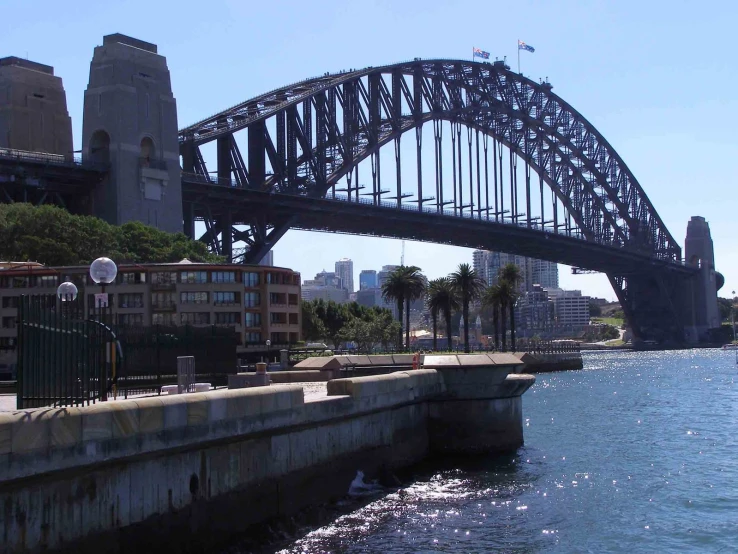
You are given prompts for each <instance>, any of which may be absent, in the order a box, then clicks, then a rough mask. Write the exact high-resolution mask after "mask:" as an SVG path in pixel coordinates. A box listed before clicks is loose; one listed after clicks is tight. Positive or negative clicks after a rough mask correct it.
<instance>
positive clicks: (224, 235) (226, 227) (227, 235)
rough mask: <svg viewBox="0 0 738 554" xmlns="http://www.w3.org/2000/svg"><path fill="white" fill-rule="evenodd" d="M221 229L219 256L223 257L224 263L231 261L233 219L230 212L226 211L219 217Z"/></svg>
mask: <svg viewBox="0 0 738 554" xmlns="http://www.w3.org/2000/svg"><path fill="white" fill-rule="evenodd" d="M219 227H220V229H221V254H222V255H223V256H225V258H226V262H228V263H230V262H232V261H233V219H232V217H231V212H230V211H228V210H226V211H225V212H223V215H222V216H221V217H220V225H219Z"/></svg>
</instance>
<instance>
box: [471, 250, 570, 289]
mask: <svg viewBox="0 0 738 554" xmlns="http://www.w3.org/2000/svg"><path fill="white" fill-rule="evenodd" d="M507 264H515V265H516V266H518V267H519V268H520V273H521V276H522V279H521V282H520V291H521V292H530V291H531V290H533V285H541V286H542V287H543V288H558V286H559V266H558V264H556V263H555V262H548V261H545V260H536V259H533V258H527V257H525V256H518V255H516V254H508V253H506V252H490V251H487V250H475V251H474V253H473V254H472V265H473V267H474V270H475V271H476V272H477V274H478V275H479V276H480V277H481V278H482V279H484V280H485V281H486V282H487V283H488V284H490V285H494V284H496V283H497V275H498V273H499V271H500V269H501V268H503V267H504V266H506V265H507Z"/></svg>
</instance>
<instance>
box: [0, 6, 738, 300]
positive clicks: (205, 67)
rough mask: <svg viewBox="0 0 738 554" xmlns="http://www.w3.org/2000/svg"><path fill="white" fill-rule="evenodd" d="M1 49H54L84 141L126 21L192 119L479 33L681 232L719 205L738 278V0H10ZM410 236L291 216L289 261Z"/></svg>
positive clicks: (583, 281)
mask: <svg viewBox="0 0 738 554" xmlns="http://www.w3.org/2000/svg"><path fill="white" fill-rule="evenodd" d="M0 13H2V14H3V16H2V18H1V19H0V57H3V56H10V55H15V56H20V57H27V58H28V59H30V60H33V61H36V62H40V63H44V64H48V65H52V66H54V68H55V72H56V75H58V76H60V77H61V78H62V79H63V82H64V86H65V89H66V94H67V104H68V109H69V114H70V116H71V117H72V125H73V133H74V141H75V149H79V148H81V130H82V104H83V95H84V90H85V88H86V86H87V81H88V77H89V62H90V60H91V58H92V53H93V48H94V47H95V46H97V45H100V44H102V37H103V36H104V35H107V34H111V33H116V32H119V33H123V34H127V35H130V36H133V37H136V38H139V39H142V40H145V41H148V42H153V43H155V44H157V45H158V47H159V53H160V54H162V55H164V56H166V58H167V62H168V65H169V70H170V72H171V77H172V87H173V91H174V95H175V97H176V99H177V104H178V119H179V126H180V127H184V126H186V125H189V124H191V123H194V122H196V121H198V120H200V119H203V118H205V117H207V116H209V115H212V114H213V113H217V112H219V111H221V110H223V109H225V108H227V107H229V106H232V105H234V104H236V103H239V102H241V101H244V100H247V99H249V98H251V97H253V96H256V95H258V94H260V93H263V92H265V91H268V90H272V89H274V88H278V87H280V86H283V85H286V84H289V83H292V82H295V81H299V80H302V79H304V78H307V77H312V76H316V75H322V74H323V73H325V72H326V71H331V72H332V71H338V70H341V69H347V68H360V67H366V66H378V65H383V64H386V63H392V62H397V61H403V60H408V59H412V58H415V57H421V58H426V59H427V58H460V59H469V58H470V56H471V50H472V47H474V46H476V47H479V48H482V49H483V50H486V51H488V52H490V53H491V54H492V57H493V58H494V57H498V56H499V57H500V58H502V57H503V56H507V58H508V63H510V65H511V66H512V67H513V69H515V68H516V64H517V58H516V56H517V49H516V47H517V40H518V39H520V40H523V41H525V42H526V43H528V44H530V45H532V46H534V47H535V49H536V51H535V53H533V54H529V53H525V52H524V53H523V54H522V56H521V60H522V68H521V69H522V72H523V73H524V74H525V75H526V76H528V77H530V78H532V79H534V80H538V79H539V78H548V80H549V81H550V82H551V84H552V85H553V86H554V92H556V93H557V94H558V95H560V96H561V97H562V98H563V99H564V100H566V101H567V102H568V103H569V104H571V105H572V106H573V107H574V108H575V109H577V110H578V111H579V112H580V113H581V114H583V115H584V116H585V117H586V118H587V119H588V120H589V121H590V122H591V123H592V124H593V125H594V126H595V127H596V128H597V129H598V130H599V131H600V133H602V135H604V137H605V138H606V139H607V140H608V141H609V142H610V144H611V145H612V146H613V147H614V148H615V150H616V151H617V152H618V154H619V155H620V156H621V158H622V159H623V160H624V161H625V163H626V164H627V165H628V167H629V168H630V169H631V171H632V172H633V174H634V175H635V176H636V178H637V179H638V181H639V182H640V184H641V186H642V187H643V189H644V190H645V191H646V194H647V195H648V197H649V198H650V200H651V202H652V203H653V205H654V206H655V208H656V210H657V211H658V213H659V215H660V216H661V218H662V220H663V221H664V222H665V224H666V226H667V227H668V229H669V230H670V231H671V233H672V235H673V236H674V237H675V238H676V239H677V240H678V242H679V243H680V244H682V245H683V243H684V235H685V232H686V226H687V222H688V220H689V218H690V217H691V216H694V215H701V216H703V217H705V218H706V219H707V221H708V222H709V224H710V227H711V230H712V237H713V240H714V243H715V258H716V266H717V270H718V271H720V272H721V273H723V275H725V278H726V284H725V286H724V288H723V289H722V291H721V292H720V294H721V296H729V295H730V292H729V291H731V290H736V289H738V260H737V259H736V257H735V256H734V255H733V251H734V241H735V237H736V228H735V227H734V226H733V224H734V223H735V217H736V216H735V212H736V209H735V199H734V198H733V197H732V193H733V192H734V190H735V179H736V177H735V170H734V165H735V160H736V147H737V146H738V135H737V134H736V133H735V130H734V129H735V123H736V114H737V113H738V111H737V110H736V108H737V107H738V99H736V94H735V90H738V87H736V85H737V84H738V82H737V81H738V72H737V71H736V66H737V65H738V62H737V61H736V58H735V47H734V41H733V40H732V38H731V37H732V36H733V35H734V22H735V21H736V19H737V18H738V3H734V2H727V1H725V2H720V1H706V2H701V3H699V5H697V4H695V3H694V2H686V1H680V0H672V1H670V2H666V1H663V0H662V1H659V2H656V1H651V2H643V1H629V0H620V1H610V2H606V1H597V0H590V1H584V0H582V1H574V0H557V1H555V2H544V1H541V0H518V1H516V2H509V1H506V2H498V1H488V2H485V3H483V4H480V3H478V2H468V1H467V2H455V1H450V0H444V1H440V0H423V1H415V0H402V1H401V2H398V1H396V0H365V1H362V2H358V1H353V0H344V1H341V2H330V1H325V0H312V1H311V2H303V1H280V0H272V1H271V2H255V1H249V0H246V1H238V0H231V1H227V0H209V1H208V2H207V3H203V2H200V1H199V2H195V1H191V0H181V1H179V2H176V3H174V2H155V1H151V0H149V1H138V0H126V1H119V2H99V1H95V2H91V1H87V0H80V1H77V2H75V3H74V4H71V5H68V4H64V3H59V2H56V1H34V0H24V1H23V2H18V1H16V0H0ZM471 254H472V251H471V250H470V249H464V248H457V247H449V246H439V245H432V244H425V243H418V242H407V243H406V246H405V263H406V264H411V265H417V266H419V267H420V268H421V269H422V270H423V272H424V273H425V274H426V275H427V276H428V277H430V278H435V277H439V276H442V275H446V274H448V273H449V272H450V271H453V270H454V269H455V268H456V267H457V266H458V264H460V263H464V262H469V263H471ZM400 256H401V242H400V241H395V240H388V239H375V238H366V237H354V236H349V235H337V234H336V235H334V234H324V233H309V232H301V231H289V232H288V233H287V234H286V235H285V236H284V238H282V240H281V241H280V242H279V243H278V244H277V246H276V247H275V248H274V260H275V263H276V264H277V265H281V266H286V267H291V268H293V269H295V270H297V271H300V272H301V273H302V274H303V278H312V277H313V276H314V274H315V273H317V272H319V271H321V270H323V269H326V270H329V271H331V270H333V266H334V263H335V261H336V260H338V259H340V258H344V257H348V258H351V259H353V261H354V270H355V277H354V280H355V282H356V283H358V274H359V271H360V270H362V269H380V267H381V266H382V265H386V264H398V263H399V262H400ZM560 282H561V286H562V287H564V288H575V289H581V290H582V291H583V292H584V293H585V294H590V295H592V296H600V297H605V298H609V299H614V293H613V291H612V289H611V287H610V285H609V282H608V281H607V278H606V277H605V276H603V275H572V274H571V272H570V270H569V269H568V268H566V267H565V266H561V269H560Z"/></svg>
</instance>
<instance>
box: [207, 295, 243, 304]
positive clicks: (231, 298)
mask: <svg viewBox="0 0 738 554" xmlns="http://www.w3.org/2000/svg"><path fill="white" fill-rule="evenodd" d="M239 300H240V299H239V298H238V296H237V295H236V293H235V292H214V293H213V304H215V305H216V306H235V305H236V304H238V303H239Z"/></svg>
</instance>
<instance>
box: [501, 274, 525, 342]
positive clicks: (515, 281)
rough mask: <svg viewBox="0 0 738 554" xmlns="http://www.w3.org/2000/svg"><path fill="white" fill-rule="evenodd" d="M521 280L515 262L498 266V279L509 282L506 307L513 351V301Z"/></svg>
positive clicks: (517, 293)
mask: <svg viewBox="0 0 738 554" xmlns="http://www.w3.org/2000/svg"><path fill="white" fill-rule="evenodd" d="M522 280H523V273H522V271H520V268H519V267H518V266H517V265H515V264H505V265H504V266H503V267H501V268H500V271H499V273H498V281H504V282H507V283H510V294H509V295H508V308H509V310H510V345H511V346H512V350H513V352H514V351H515V302H516V301H517V299H518V296H519V295H520V293H519V287H520V282H521V281H522Z"/></svg>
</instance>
